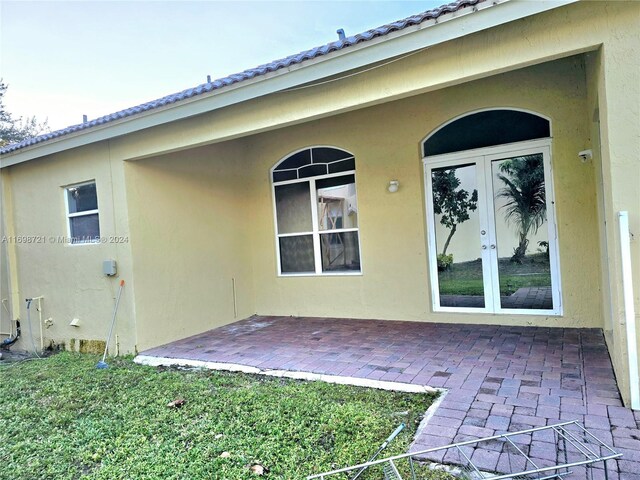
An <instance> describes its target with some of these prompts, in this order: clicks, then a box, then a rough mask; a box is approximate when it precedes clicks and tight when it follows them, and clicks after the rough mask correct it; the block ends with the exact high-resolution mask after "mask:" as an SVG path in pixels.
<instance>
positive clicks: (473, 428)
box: [142, 316, 640, 480]
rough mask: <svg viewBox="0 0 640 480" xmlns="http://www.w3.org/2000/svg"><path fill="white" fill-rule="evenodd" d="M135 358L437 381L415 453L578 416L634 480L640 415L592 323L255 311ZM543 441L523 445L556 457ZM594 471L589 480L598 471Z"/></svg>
mask: <svg viewBox="0 0 640 480" xmlns="http://www.w3.org/2000/svg"><path fill="white" fill-rule="evenodd" d="M142 355H148V356H158V357H170V358H182V359H191V360H203V361H210V362H223V363H234V364H241V365H247V366H253V367H258V368H260V369H262V370H273V369H283V370H292V371H308V372H314V373H323V374H330V375H343V376H352V377H361V378H368V379H375V380H387V381H395V382H405V383H413V384H419V385H429V386H431V387H442V388H444V389H446V390H447V391H448V393H447V394H446V396H445V398H444V400H443V401H442V403H441V405H440V406H439V407H438V408H437V410H436V411H435V414H434V415H433V416H432V417H431V419H430V420H429V422H428V424H427V427H426V428H425V429H424V430H423V431H422V432H421V434H420V435H418V436H417V438H416V440H415V442H414V445H413V447H412V448H413V449H414V450H417V449H421V450H422V449H427V448H430V447H436V446H442V445H446V444H449V443H452V442H457V441H464V440H469V439H473V438H480V437H486V436H491V435H494V434H496V433H502V432H506V431H518V430H522V429H526V428H531V427H536V426H544V425H548V424H554V423H559V422H561V421H565V420H578V421H580V422H582V423H584V425H585V426H586V428H587V429H589V431H590V432H592V433H594V434H595V435H596V436H598V437H599V438H600V439H602V440H603V441H604V442H605V443H607V444H609V445H612V446H614V447H615V448H616V449H617V450H618V451H620V452H622V453H623V454H624V456H623V458H622V459H620V460H610V461H609V462H607V471H608V474H609V477H608V478H610V479H613V480H616V479H622V480H630V479H640V430H639V428H638V427H639V426H640V412H635V413H634V412H633V411H631V410H629V409H626V408H624V407H623V406H622V402H621V399H620V395H619V392H618V389H617V387H616V381H615V376H614V373H613V368H612V366H611V361H610V359H609V354H608V351H607V347H606V345H605V342H604V337H603V334H602V331H601V330H599V329H568V328H541V327H504V326H489V325H461V324H442V323H418V322H400V321H393V322H392V321H379V320H351V319H330V318H299V317H259V316H256V317H251V318H249V319H246V320H243V321H240V322H236V323H234V324H231V325H228V326H225V327H221V328H218V329H215V330H210V331H208V332H205V333H202V334H200V335H196V336H193V337H190V338H187V339H184V340H179V341H176V342H173V343H170V344H168V345H165V346H162V347H157V348H153V349H151V350H147V351H145V352H142ZM550 440H551V439H549V438H545V437H544V436H542V435H541V436H540V437H537V436H535V435H534V436H532V437H531V440H530V441H529V442H528V445H526V446H525V448H526V449H527V451H528V453H529V455H530V456H532V457H539V458H548V457H549V456H550V455H551V456H554V458H555V455H556V454H557V452H556V450H555V446H554V444H553V443H548V442H549V441H550ZM504 455H505V454H500V452H496V451H492V450H486V451H483V450H477V451H476V453H474V461H476V462H478V464H479V465H481V466H482V467H483V468H485V469H487V470H495V469H500V468H501V467H502V465H501V463H502V462H504V460H505V459H504V458H503V456H504ZM434 459H435V460H442V459H441V458H434ZM597 467H598V468H594V469H591V473H592V475H593V478H594V479H598V478H605V476H604V473H605V472H604V470H603V469H602V464H601V463H600V464H598V466H597ZM574 471H575V474H574V476H571V478H587V471H586V469H585V468H584V467H576V468H575V469H574Z"/></svg>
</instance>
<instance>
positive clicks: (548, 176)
mask: <svg viewBox="0 0 640 480" xmlns="http://www.w3.org/2000/svg"><path fill="white" fill-rule="evenodd" d="M535 153H542V156H543V162H544V175H545V189H546V190H545V195H546V203H547V228H548V238H549V266H550V269H551V284H552V287H553V288H552V298H553V309H549V310H542V309H513V308H511V309H509V308H502V307H501V305H500V285H499V276H498V271H497V269H496V268H495V265H494V260H493V258H492V256H495V255H497V251H496V250H491V249H487V250H483V251H482V260H483V276H484V280H483V283H484V286H485V289H486V288H487V287H488V288H490V289H491V291H490V292H486V291H485V306H484V307H483V308H480V307H475V308H474V307H444V306H441V305H440V285H439V279H438V264H437V244H436V231H435V230H436V225H435V213H434V210H433V190H432V184H431V171H432V170H433V169H434V168H442V167H450V166H451V167H453V166H455V165H459V164H462V163H464V162H465V161H466V162H468V163H475V164H476V165H477V170H478V171H477V179H478V186H477V189H478V207H479V216H480V228H483V229H486V231H488V232H489V242H490V243H491V244H493V245H495V244H496V239H495V237H494V236H495V232H494V231H493V228H492V227H494V226H495V219H494V218H493V215H494V212H493V209H492V208H488V209H486V208H485V205H487V199H486V198H485V195H486V194H487V193H488V192H489V188H488V184H487V182H488V181H490V178H491V177H490V176H488V175H487V171H489V170H490V167H491V162H492V161H494V160H498V159H501V158H508V157H515V156H522V155H528V154H535ZM422 163H423V167H424V179H425V181H424V185H425V201H426V216H427V218H426V221H427V228H428V235H427V246H428V258H429V277H430V280H431V300H432V308H433V311H434V312H451V313H454V312H455V313H488V314H496V315H503V314H508V315H546V316H562V314H563V305H562V279H561V276H560V259H559V254H558V247H559V241H558V227H557V223H556V212H555V195H554V188H553V184H554V182H553V169H552V168H551V167H552V159H551V138H545V139H537V140H529V141H524V142H517V143H511V144H505V145H497V146H492V147H486V148H478V149H473V150H465V151H461V152H453V153H446V154H442V155H434V156H427V157H423V159H422ZM488 179H489V180H488ZM481 206H482V207H481ZM492 252H496V253H492ZM495 262H497V260H495ZM496 292H497V294H496Z"/></svg>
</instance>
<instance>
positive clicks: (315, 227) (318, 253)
mask: <svg viewBox="0 0 640 480" xmlns="http://www.w3.org/2000/svg"><path fill="white" fill-rule="evenodd" d="M314 148H333V149H336V150H341V151H343V152H347V153H351V152H348V151H346V150H344V149H342V148H338V147H333V146H330V145H314V146H312V147H306V148H302V149H300V150H296V151H295V152H292V153H290V154H289V155H287V156H286V157H284V158H282V159H281V160H280V161H279V162H278V163H276V164H275V166H274V167H273V168H272V169H271V172H270V174H271V199H272V204H273V228H274V232H275V239H276V242H275V247H276V262H277V269H278V276H279V277H317V276H322V277H331V276H341V277H342V276H347V277H348V276H361V275H362V272H363V268H362V239H361V236H360V215H359V211H358V227H356V228H336V229H331V230H320V222H319V219H318V190H317V188H316V180H323V179H325V178H335V177H345V176H348V175H353V178H354V183H355V189H356V199H357V198H358V186H357V180H356V171H355V170H345V171H344V172H336V173H329V174H326V175H315V176H312V177H306V178H296V179H293V180H283V181H281V182H274V181H273V172H274V171H275V169H276V168H277V167H278V165H280V163H282V162H283V161H284V160H286V159H287V158H289V157H291V156H292V155H295V154H296V153H300V152H303V151H305V150H310V154H311V159H312V162H313V149H314ZM350 158H354V159H355V156H354V155H353V154H351V157H346V158H342V159H340V160H336V161H335V162H329V164H331V163H337V162H342V161H344V160H348V159H350ZM300 168H304V167H300ZM289 170H299V169H289ZM279 171H284V170H279ZM293 183H308V184H309V191H310V195H309V197H310V201H311V224H312V230H310V231H304V232H295V233H279V232H278V211H277V206H276V187H278V186H282V185H291V184H293ZM346 232H357V233H358V255H359V258H360V270H359V271H348V270H346V271H342V272H340V271H334V272H324V271H322V248H321V246H320V235H322V234H325V235H326V234H330V233H346ZM305 235H312V236H313V258H314V265H315V272H290V273H289V272H282V262H281V259H280V238H282V237H300V236H305Z"/></svg>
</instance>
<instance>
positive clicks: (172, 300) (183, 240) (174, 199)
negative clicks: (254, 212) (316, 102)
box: [125, 142, 255, 349]
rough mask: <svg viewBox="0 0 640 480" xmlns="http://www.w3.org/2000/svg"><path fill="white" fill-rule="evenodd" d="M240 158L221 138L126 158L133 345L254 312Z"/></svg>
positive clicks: (244, 167)
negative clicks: (133, 282) (135, 336)
mask: <svg viewBox="0 0 640 480" xmlns="http://www.w3.org/2000/svg"><path fill="white" fill-rule="evenodd" d="M245 158H246V155H245V153H244V150H243V148H242V145H241V144H240V143H238V142H227V143H225V144H219V145H213V146H209V147H203V148H197V149H193V150H189V151H185V152H180V153H175V154H170V155H166V156H163V157H159V158H149V159H146V160H140V161H137V162H126V163H125V171H126V178H127V181H126V185H127V197H128V198H129V219H130V222H131V237H132V244H131V247H132V253H133V256H134V258H135V279H136V318H137V330H138V348H139V349H144V348H148V347H151V346H155V345H159V344H162V343H166V342H169V341H173V340H176V339H178V338H184V337H187V336H189V335H193V334H196V333H200V332H203V331H205V330H209V329H212V328H215V327H219V326H221V325H224V324H227V323H231V322H233V321H234V320H237V319H242V318H246V317H247V316H249V315H251V314H253V313H255V308H254V302H253V281H252V277H251V275H252V269H251V263H250V254H249V249H250V247H251V244H252V242H253V241H254V238H253V234H252V231H253V230H252V225H251V207H252V206H251V205H250V204H249V203H248V199H249V198H251V192H250V190H249V186H248V185H247V183H246V182H245V178H246V177H247V176H248V175H249V170H250V166H249V164H248V163H247V162H246V161H245Z"/></svg>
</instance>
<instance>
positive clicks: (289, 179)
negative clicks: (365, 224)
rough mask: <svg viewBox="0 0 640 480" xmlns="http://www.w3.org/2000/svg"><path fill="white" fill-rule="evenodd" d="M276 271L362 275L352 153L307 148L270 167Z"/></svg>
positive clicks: (297, 273) (291, 274)
mask: <svg viewBox="0 0 640 480" xmlns="http://www.w3.org/2000/svg"><path fill="white" fill-rule="evenodd" d="M271 175H272V176H271V180H272V185H273V202H274V217H275V230H276V253H277V259H278V274H279V275H283V276H284V275H287V276H295V275H349V274H360V273H361V267H360V238H359V226H358V198H357V195H356V170H355V158H354V156H353V154H351V153H349V152H346V151H344V150H341V149H338V148H334V147H324V146H322V147H311V148H306V149H304V150H301V151H298V152H295V153H293V154H291V155H289V156H287V157H286V158H284V159H282V160H281V161H280V162H278V164H276V165H275V167H273V169H272V171H271Z"/></svg>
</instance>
